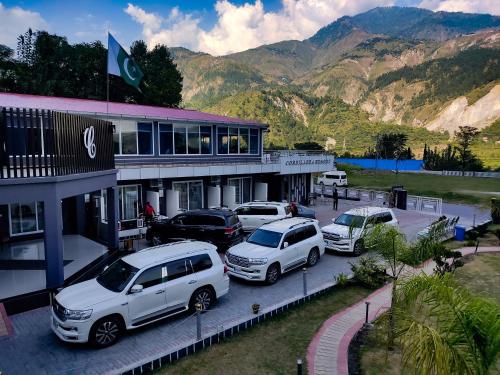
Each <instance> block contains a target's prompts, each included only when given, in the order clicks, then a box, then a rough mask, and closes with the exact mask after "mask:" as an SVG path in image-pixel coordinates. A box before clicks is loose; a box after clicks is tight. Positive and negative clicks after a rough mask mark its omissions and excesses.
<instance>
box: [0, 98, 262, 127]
mask: <svg viewBox="0 0 500 375" xmlns="http://www.w3.org/2000/svg"><path fill="white" fill-rule="evenodd" d="M0 107H17V108H34V109H48V110H54V111H61V112H76V113H82V114H93V115H96V114H99V115H107V114H109V115H111V116H122V117H139V118H152V119H159V120H160V119H164V120H177V121H192V122H193V121H196V122H209V123H222V124H241V125H256V126H265V124H262V123H259V122H257V121H252V120H243V119H240V118H235V117H227V116H221V115H216V114H212V113H206V112H201V111H196V110H191V109H178V108H166V107H154V106H150V105H140V104H128V103H115V102H109V105H108V104H107V103H106V102H105V101H100V100H90V99H75V98H61V97H55V96H39V95H27V94H14V93H0Z"/></svg>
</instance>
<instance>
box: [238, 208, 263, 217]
mask: <svg viewBox="0 0 500 375" xmlns="http://www.w3.org/2000/svg"><path fill="white" fill-rule="evenodd" d="M235 212H236V214H237V215H258V214H259V212H258V211H257V210H256V209H255V208H254V207H240V208H238V209H237V210H235Z"/></svg>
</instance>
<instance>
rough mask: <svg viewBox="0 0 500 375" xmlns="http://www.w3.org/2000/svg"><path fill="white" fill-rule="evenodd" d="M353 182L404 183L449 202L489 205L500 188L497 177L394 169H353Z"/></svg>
mask: <svg viewBox="0 0 500 375" xmlns="http://www.w3.org/2000/svg"><path fill="white" fill-rule="evenodd" d="M347 178H348V180H349V186H352V187H362V188H369V189H374V190H385V191H387V190H388V189H390V188H391V186H394V185H403V186H404V187H405V189H407V190H408V193H409V194H412V195H423V196H428V197H437V198H443V200H445V201H446V202H454V203H467V204H474V205H481V206H485V207H489V205H490V199H491V198H492V197H494V195H493V194H491V193H492V192H496V191H498V180H497V179H494V178H475V177H453V176H434V175H428V174H416V173H415V174H413V173H394V172H390V171H374V170H361V171H360V170H354V169H353V170H351V171H350V173H349V174H348V176H347Z"/></svg>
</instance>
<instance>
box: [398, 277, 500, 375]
mask: <svg viewBox="0 0 500 375" xmlns="http://www.w3.org/2000/svg"><path fill="white" fill-rule="evenodd" d="M395 311H396V314H397V317H398V319H397V325H398V327H397V332H396V333H397V337H398V338H399V339H400V342H401V345H402V355H403V356H402V361H403V364H404V366H405V367H407V368H410V369H411V370H412V371H411V372H413V373H418V374H423V375H441V374H486V373H487V372H488V369H490V368H491V367H493V366H494V365H495V362H496V359H497V355H498V352H499V348H500V320H499V316H500V309H499V307H498V306H497V305H496V304H495V303H494V302H492V301H490V300H487V299H483V298H481V297H476V296H473V295H472V294H471V293H470V292H469V291H468V290H467V289H466V288H463V287H460V286H458V285H457V284H456V282H455V281H454V279H453V277H452V274H449V273H448V274H445V275H444V276H440V275H432V276H428V275H425V274H420V275H418V276H413V277H411V278H409V279H407V280H404V281H403V282H401V283H400V285H399V287H398V290H397V294H396V309H395Z"/></svg>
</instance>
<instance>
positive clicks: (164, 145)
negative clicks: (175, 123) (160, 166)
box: [158, 124, 174, 154]
mask: <svg viewBox="0 0 500 375" xmlns="http://www.w3.org/2000/svg"><path fill="white" fill-rule="evenodd" d="M158 128H159V131H160V154H172V153H173V152H174V140H173V137H172V125H171V124H158Z"/></svg>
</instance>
